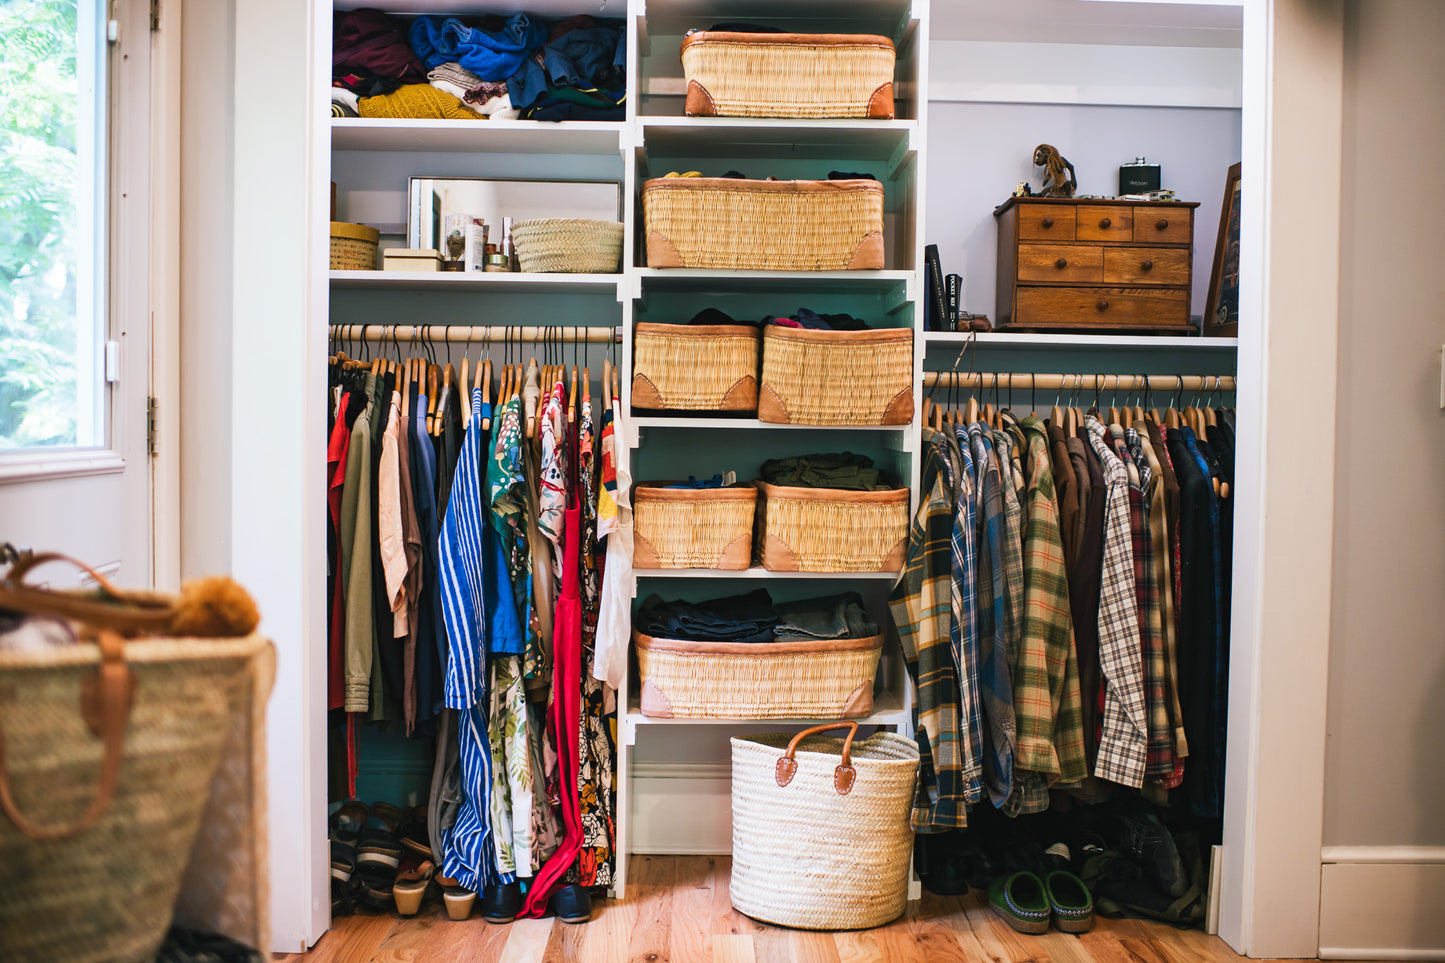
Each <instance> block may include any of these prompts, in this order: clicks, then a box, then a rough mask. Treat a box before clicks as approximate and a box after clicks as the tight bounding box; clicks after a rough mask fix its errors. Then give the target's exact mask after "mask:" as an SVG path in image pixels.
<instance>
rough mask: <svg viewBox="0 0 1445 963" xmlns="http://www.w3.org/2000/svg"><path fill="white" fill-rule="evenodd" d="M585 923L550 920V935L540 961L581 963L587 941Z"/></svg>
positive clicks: (543, 962)
mask: <svg viewBox="0 0 1445 963" xmlns="http://www.w3.org/2000/svg"><path fill="white" fill-rule="evenodd" d="M591 925H592V924H591V922H590V921H589V922H587V923H564V922H562V921H561V920H559V919H553V920H552V935H551V936H550V937H549V938H548V939H547V949H546V950H544V951H543V953H542V957H541V959H542V963H582V954H583V953H584V952H585V949H586V943H587V927H589V926H591Z"/></svg>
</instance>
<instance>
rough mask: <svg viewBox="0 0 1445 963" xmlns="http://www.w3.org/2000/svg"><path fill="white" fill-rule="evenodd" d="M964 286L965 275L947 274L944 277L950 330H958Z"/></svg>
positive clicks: (945, 303) (945, 304) (945, 300)
mask: <svg viewBox="0 0 1445 963" xmlns="http://www.w3.org/2000/svg"><path fill="white" fill-rule="evenodd" d="M962 287H963V276H962V275H958V274H949V275H946V276H945V277H944V279H943V289H944V310H946V311H947V312H948V330H950V331H957V330H958V299H959V295H960V293H961V291H960V289H961V288H962Z"/></svg>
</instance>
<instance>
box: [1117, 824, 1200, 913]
mask: <svg viewBox="0 0 1445 963" xmlns="http://www.w3.org/2000/svg"><path fill="white" fill-rule="evenodd" d="M1119 848H1120V849H1122V850H1123V851H1124V852H1125V853H1127V854H1128V855H1130V856H1132V857H1133V858H1134V859H1135V860H1136V861H1137V862H1138V863H1139V865H1140V866H1142V867H1144V872H1145V874H1147V875H1148V877H1149V878H1150V879H1151V880H1152V881H1153V882H1154V885H1155V886H1157V887H1159V889H1160V890H1161V891H1163V892H1165V893H1167V894H1169V896H1171V897H1172V898H1174V899H1178V898H1179V897H1181V896H1183V895H1184V891H1185V890H1187V889H1188V888H1189V879H1188V877H1187V876H1186V875H1185V873H1184V861H1183V860H1181V859H1180V858H1179V847H1177V846H1176V845H1175V844H1174V836H1173V835H1172V834H1171V833H1170V832H1169V830H1168V828H1167V827H1165V825H1164V824H1163V823H1161V822H1160V821H1159V817H1158V816H1155V815H1154V814H1153V813H1131V814H1129V815H1126V816H1121V817H1119Z"/></svg>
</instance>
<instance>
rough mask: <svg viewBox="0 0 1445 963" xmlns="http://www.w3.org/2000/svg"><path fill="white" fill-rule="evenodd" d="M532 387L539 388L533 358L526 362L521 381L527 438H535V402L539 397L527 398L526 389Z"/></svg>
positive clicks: (538, 379)
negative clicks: (525, 370)
mask: <svg viewBox="0 0 1445 963" xmlns="http://www.w3.org/2000/svg"><path fill="white" fill-rule="evenodd" d="M533 387H538V388H540V387H541V384H540V373H539V371H538V369H537V359H536V358H533V359H531V360H530V361H528V362H527V373H526V375H525V376H524V380H523V381H522V404H523V406H524V407H525V409H526V414H527V437H528V438H536V437H537V401H538V399H539V397H540V395H539V396H535V397H528V394H529V391H528V389H531V388H533Z"/></svg>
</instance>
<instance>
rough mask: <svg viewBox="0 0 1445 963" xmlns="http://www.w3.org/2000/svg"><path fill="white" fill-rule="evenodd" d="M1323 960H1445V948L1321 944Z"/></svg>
mask: <svg viewBox="0 0 1445 963" xmlns="http://www.w3.org/2000/svg"><path fill="white" fill-rule="evenodd" d="M1320 959H1322V960H1445V949H1429V950H1402V949H1398V948H1396V947H1385V948H1383V949H1382V948H1380V947H1358V946H1347V947H1340V946H1321V947H1320Z"/></svg>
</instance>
